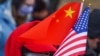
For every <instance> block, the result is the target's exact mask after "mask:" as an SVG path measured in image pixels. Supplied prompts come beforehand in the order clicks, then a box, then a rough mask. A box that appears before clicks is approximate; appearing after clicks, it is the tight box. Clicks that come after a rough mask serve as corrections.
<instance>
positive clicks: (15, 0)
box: [11, 0, 25, 10]
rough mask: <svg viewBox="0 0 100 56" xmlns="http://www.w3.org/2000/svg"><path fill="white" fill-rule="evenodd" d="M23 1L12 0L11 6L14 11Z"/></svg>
mask: <svg viewBox="0 0 100 56" xmlns="http://www.w3.org/2000/svg"><path fill="white" fill-rule="evenodd" d="M24 1H25V0H12V3H11V4H12V6H14V7H15V9H16V10H18V9H19V8H20V6H21V4H22V3H23V2H24Z"/></svg>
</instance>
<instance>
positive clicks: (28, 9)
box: [19, 5, 34, 16]
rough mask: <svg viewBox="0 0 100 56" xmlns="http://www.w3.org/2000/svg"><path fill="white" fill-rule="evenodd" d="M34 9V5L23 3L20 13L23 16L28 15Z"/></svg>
mask: <svg viewBox="0 0 100 56" xmlns="http://www.w3.org/2000/svg"><path fill="white" fill-rule="evenodd" d="M33 9H34V8H33V6H28V5H22V6H21V7H20V9H19V14H20V15H21V16H26V15H28V14H30V13H32V11H33Z"/></svg>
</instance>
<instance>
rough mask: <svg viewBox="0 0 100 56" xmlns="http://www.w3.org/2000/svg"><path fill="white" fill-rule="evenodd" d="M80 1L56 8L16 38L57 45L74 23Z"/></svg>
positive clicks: (79, 7) (23, 40)
mask: <svg viewBox="0 0 100 56" xmlns="http://www.w3.org/2000/svg"><path fill="white" fill-rule="evenodd" d="M81 5H82V3H79V2H71V3H68V4H66V5H65V6H63V7H62V8H61V9H59V10H57V11H56V12H55V13H53V14H52V15H50V16H49V17H47V18H46V19H45V20H43V21H42V22H40V23H39V24H38V25H36V26H35V27H32V28H31V29H30V30H28V31H26V32H25V33H24V34H22V35H21V36H20V38H19V39H18V40H19V41H21V42H24V43H25V42H29V41H32V42H34V43H47V44H54V45H59V44H60V43H61V42H62V40H63V39H64V38H65V36H66V35H67V34H68V33H69V30H70V29H71V28H72V27H73V25H74V24H75V22H76V20H77V18H78V16H79V13H80V9H81Z"/></svg>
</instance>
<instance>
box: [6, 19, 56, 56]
mask: <svg viewBox="0 0 100 56" xmlns="http://www.w3.org/2000/svg"><path fill="white" fill-rule="evenodd" d="M37 23H39V21H34V22H30V23H25V24H23V25H21V26H20V27H18V28H17V29H16V30H15V31H14V32H13V33H12V34H11V36H10V37H9V39H8V40H7V43H6V46H5V56H21V47H22V46H24V47H25V48H27V49H29V50H30V51H33V52H49V51H52V52H55V51H56V48H54V46H52V45H49V44H48V45H45V44H37V43H32V42H26V43H25V44H23V43H21V42H18V41H17V39H18V36H20V35H21V34H23V33H24V32H26V31H27V30H29V29H30V28H31V27H33V26H35V25H36V24H37Z"/></svg>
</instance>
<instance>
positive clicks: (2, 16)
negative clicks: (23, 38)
mask: <svg viewBox="0 0 100 56" xmlns="http://www.w3.org/2000/svg"><path fill="white" fill-rule="evenodd" d="M0 2H1V3H2V4H0V56H4V47H5V42H6V41H7V39H8V37H9V35H10V34H11V32H12V31H13V30H14V29H15V28H16V27H17V26H19V25H20V24H22V23H24V22H25V20H26V16H27V14H28V13H31V11H33V6H34V3H35V0H30V1H29V0H12V1H11V6H6V5H7V3H8V0H0ZM9 3H10V2H9ZM9 3H8V4H9ZM9 5H10V4H9ZM23 8H24V9H26V10H27V11H25V10H23ZM29 8H30V9H29ZM24 12H26V14H25V15H24V16H23V15H22V14H24Z"/></svg>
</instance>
